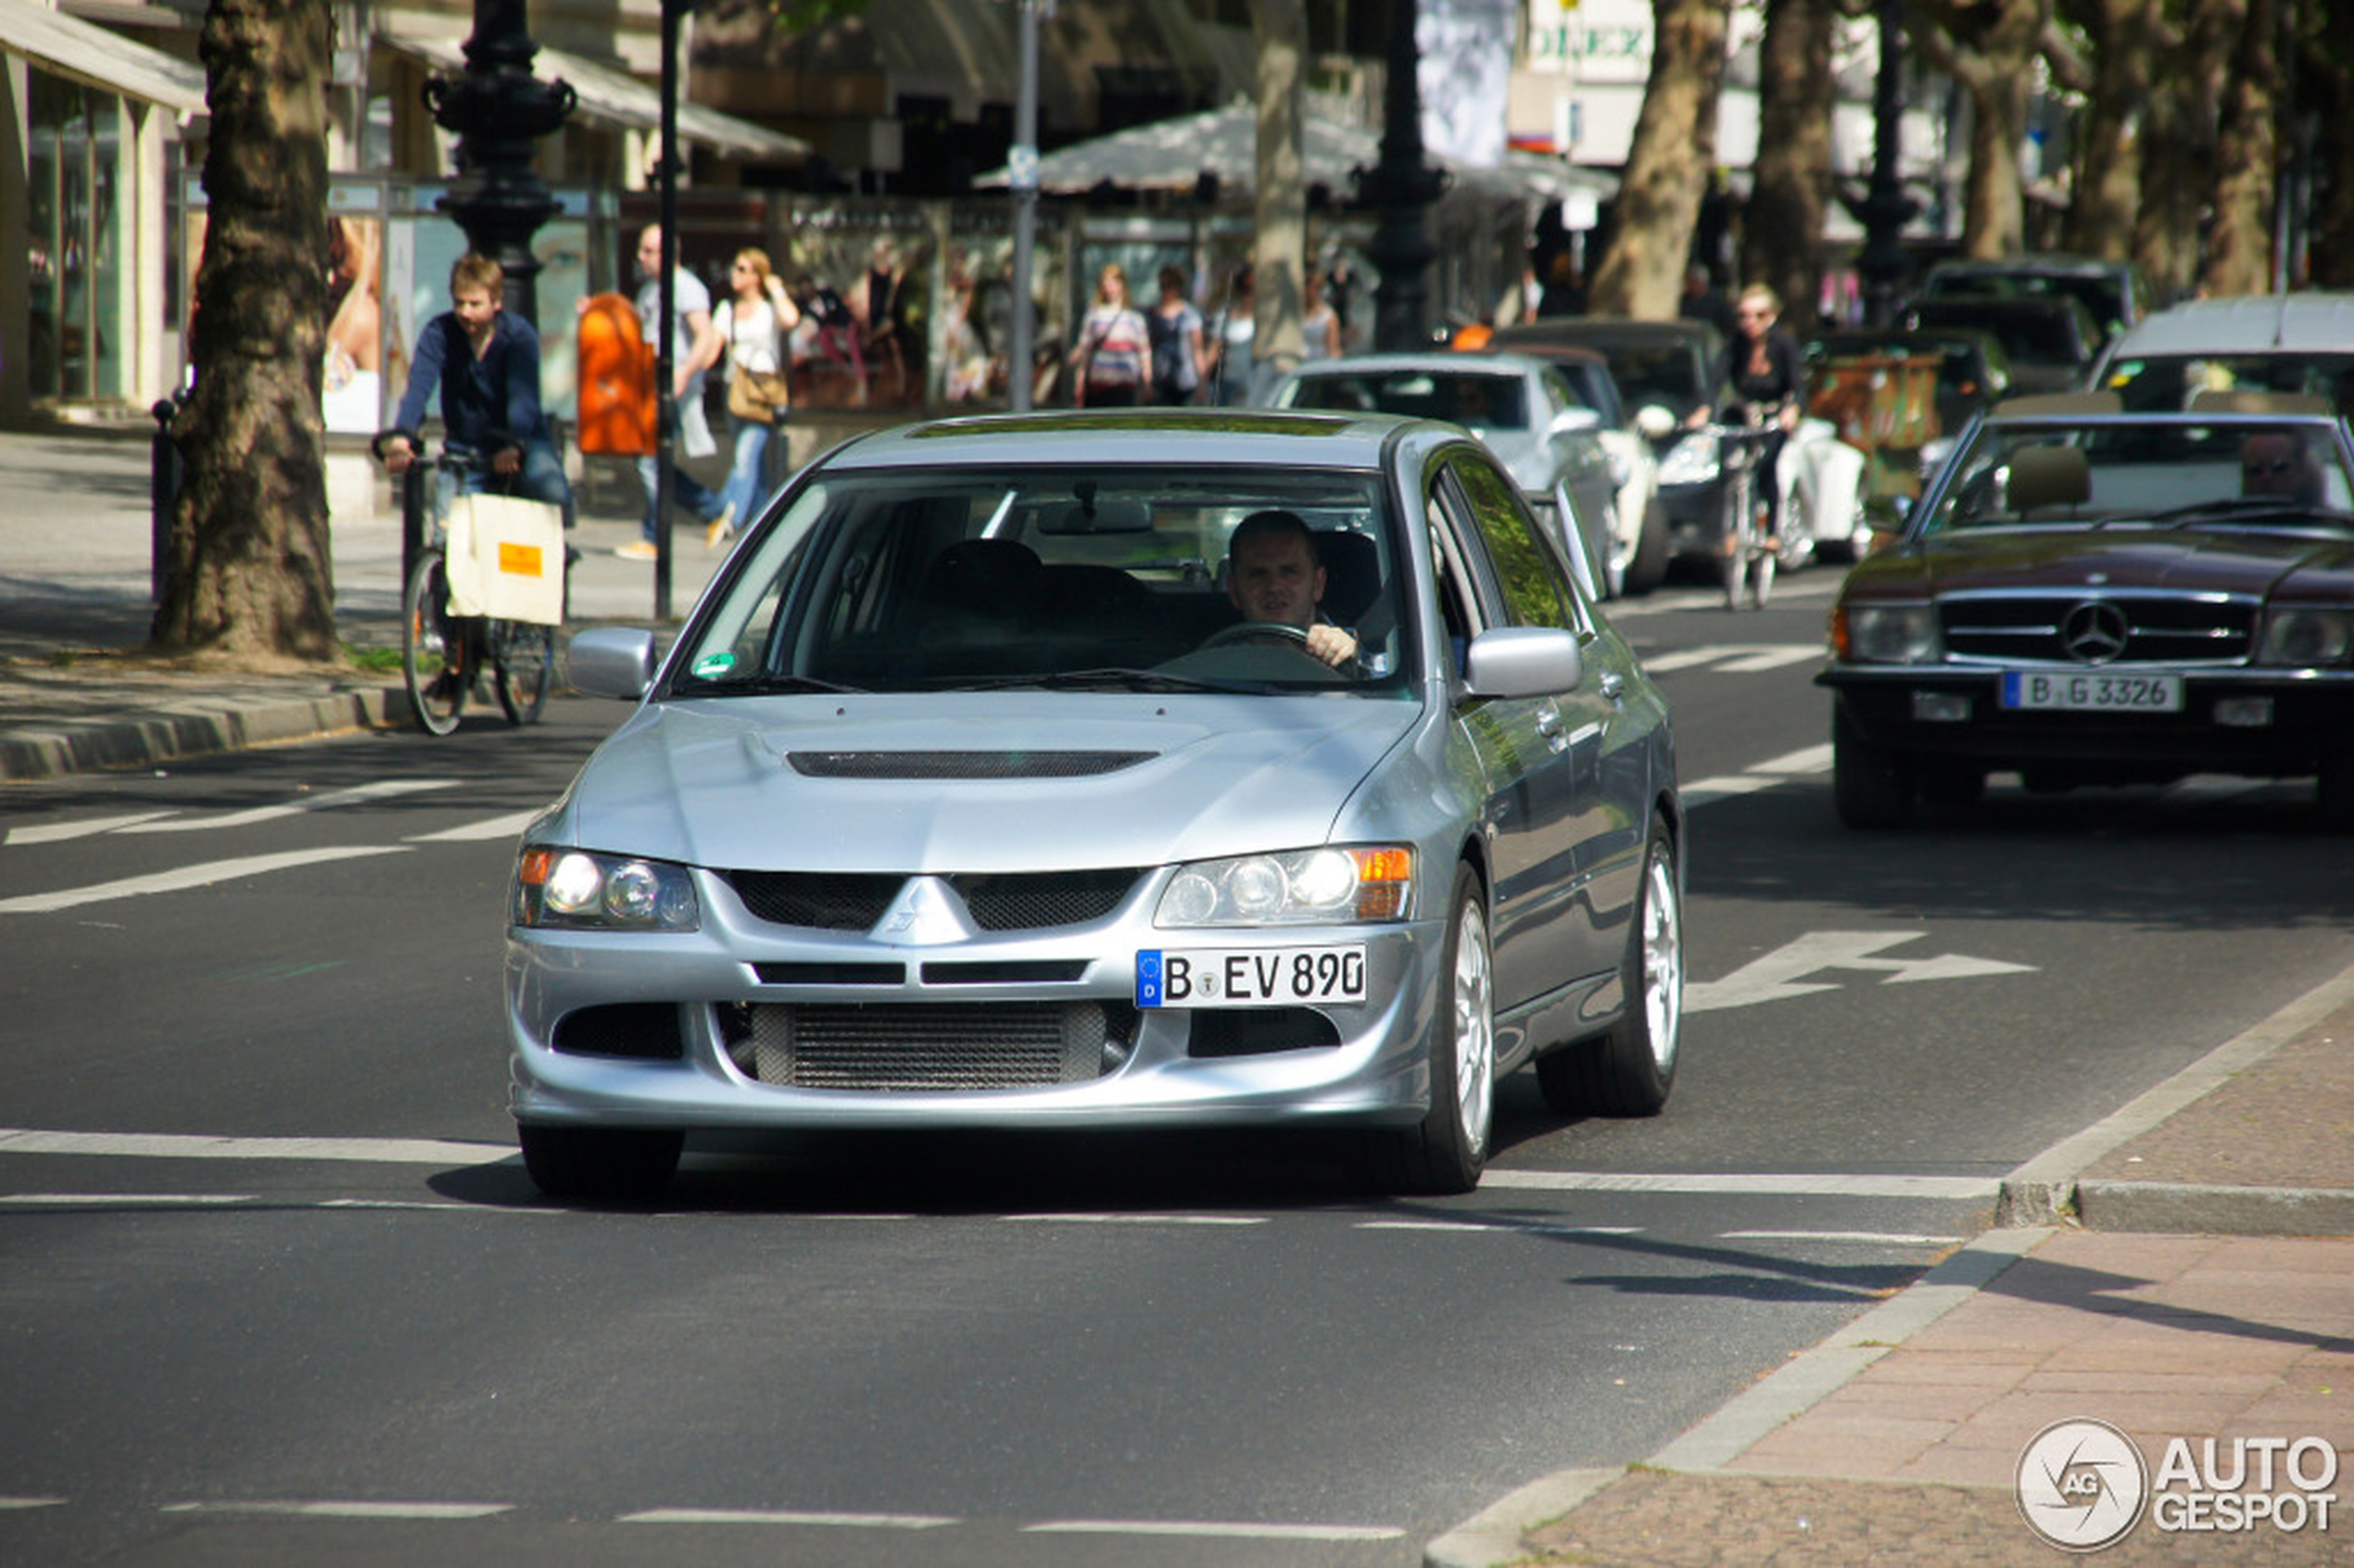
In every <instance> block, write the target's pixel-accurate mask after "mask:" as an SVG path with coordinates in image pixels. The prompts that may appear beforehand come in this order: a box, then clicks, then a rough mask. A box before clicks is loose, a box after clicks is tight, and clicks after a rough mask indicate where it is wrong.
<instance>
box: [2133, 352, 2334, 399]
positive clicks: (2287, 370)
mask: <svg viewBox="0 0 2354 1568" xmlns="http://www.w3.org/2000/svg"><path fill="white" fill-rule="evenodd" d="M2101 385H2102V386H2104V387H2106V388H2107V389H2108V390H2109V391H2112V392H2115V393H2117V394H2118V395H2119V396H2120V397H2121V398H2124V400H2125V406H2126V408H2127V409H2129V410H2133V411H2137V412H2138V411H2157V412H2172V411H2178V410H2181V409H2184V408H2187V407H2188V406H2189V405H2190V400H2191V399H2192V398H2194V397H2196V396H2197V395H2198V394H2200V393H2202V392H2285V393H2289V394H2291V395H2294V396H2297V397H2308V398H2327V399H2328V400H2329V402H2330V403H2331V405H2332V406H2333V407H2335V408H2337V409H2338V410H2340V411H2344V410H2346V409H2348V408H2354V403H2349V402H2348V397H2349V396H2354V353H2344V352H2341V353H2326V352H2323V351H2322V350H2320V349H2297V350H2295V351H2284V350H2280V349H2272V350H2269V351H2263V352H2258V353H2253V354H2203V355H2188V354H2183V355H2170V356H2160V357H2153V358H2137V359H2131V360H2128V359H2119V360H2115V361H2113V362H2112V363H2111V364H2110V365H2109V367H2108V373H2107V375H2106V376H2105V377H2104V378H2103V379H2102V382H2101Z"/></svg>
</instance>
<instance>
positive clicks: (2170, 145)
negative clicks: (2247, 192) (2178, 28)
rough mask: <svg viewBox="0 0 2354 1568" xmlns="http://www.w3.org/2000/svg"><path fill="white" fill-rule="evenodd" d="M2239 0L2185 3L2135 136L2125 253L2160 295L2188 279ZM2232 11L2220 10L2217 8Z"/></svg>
mask: <svg viewBox="0 0 2354 1568" xmlns="http://www.w3.org/2000/svg"><path fill="white" fill-rule="evenodd" d="M2238 7H2239V0H2223V4H2222V5H2220V6H2219V5H2213V4H2205V5H2202V4H2197V3H2196V0H2195V3H2194V4H2193V5H2191V6H2189V7H2188V9H2187V10H2186V11H2185V13H2184V14H2183V27H2182V35H2181V39H2180V42H2179V44H2178V46H2177V47H2176V49H2175V51H2174V53H2173V55H2172V57H2171V58H2170V61H2169V66H2170V69H2169V70H2166V71H2165V72H2164V73H2163V75H2162V77H2161V79H2160V81H2159V82H2158V84H2157V86H2155V87H2154V88H2153V89H2152V91H2151V94H2150V114H2149V120H2148V123H2147V126H2146V129H2145V135H2144V136H2143V138H2142V141H2143V146H2142V206H2141V211H2140V213H2139V215H2138V217H2137V218H2136V220H2135V222H2134V227H2133V259H2135V260H2137V261H2139V262H2140V263H2141V264H2142V271H2144V272H2147V273H2148V274H2149V278H2150V285H2151V286H2152V287H2153V288H2155V289H2156V290H2157V291H2158V297H2159V298H2161V299H2174V298H2178V297H2182V296H2183V295H2186V294H2189V293H2191V292H2192V291H2193V290H2194V288H2195V287H2196V285H2197V282H2198V274H2199V262H2200V258H2201V255H2202V252H2203V247H2202V245H2201V242H2200V236H2201V234H2203V232H2204V231H2205V229H2206V225H2207V202H2208V196H2209V195H2210V194H2211V193H2212V191H2213V188H2214V184H2213V171H2214V169H2215V158H2216V148H2215V120H2216V99H2217V95H2218V94H2219V93H2220V92H2221V84H2222V74H2223V62H2224V60H2225V59H2226V58H2228V57H2229V56H2230V52H2231V36H2232V34H2231V30H2232V29H2233V28H2234V27H2236V25H2237V22H2236V20H2235V16H2236V13H2237V10H2238ZM2226 12H2229V13H2232V15H2231V16H2226V15H2224V13H2226Z"/></svg>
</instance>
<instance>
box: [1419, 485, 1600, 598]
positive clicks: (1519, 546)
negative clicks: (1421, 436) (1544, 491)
mask: <svg viewBox="0 0 2354 1568" xmlns="http://www.w3.org/2000/svg"><path fill="white" fill-rule="evenodd" d="M1448 471H1449V473H1450V474H1453V475H1454V476H1455V479H1456V481H1457V483H1459V484H1460V485H1462V491H1463V499H1465V500H1466V501H1468V502H1469V503H1470V505H1471V512H1472V518H1473V521H1474V524H1475V525H1477V526H1478V529H1479V535H1480V538H1481V539H1482V540H1483V541H1484V542H1485V543H1486V544H1487V554H1488V557H1489V559H1490V560H1492V561H1493V562H1494V563H1495V567H1496V585H1497V588H1499V589H1500V591H1501V592H1502V594H1503V596H1504V603H1505V607H1506V609H1507V610H1508V612H1509V613H1510V616H1511V619H1512V624H1513V625H1514V626H1555V627H1559V628H1560V629H1562V630H1563V631H1579V630H1583V629H1584V628H1583V627H1582V626H1581V625H1580V623H1579V618H1578V614H1577V609H1576V603H1575V602H1574V601H1573V598H1572V590H1571V588H1570V587H1569V584H1568V581H1567V580H1566V577H1565V576H1564V575H1563V570H1562V565H1561V562H1560V558H1559V557H1558V556H1556V555H1555V554H1554V552H1553V551H1552V550H1551V549H1550V547H1549V546H1548V544H1547V543H1546V541H1545V540H1544V539H1542V538H1540V537H1538V532H1537V521H1536V519H1535V518H1533V517H1531V516H1530V515H1529V514H1528V509H1527V508H1526V507H1525V506H1523V505H1522V504H1521V502H1520V498H1519V496H1517V495H1516V494H1514V493H1513V490H1512V481H1511V480H1510V479H1507V478H1505V477H1504V475H1503V474H1500V473H1498V472H1497V470H1496V468H1495V466H1494V465H1493V464H1491V463H1489V462H1486V461H1485V460H1483V459H1479V458H1474V457H1473V456H1471V455H1469V454H1462V455H1459V456H1457V457H1455V458H1453V459H1452V460H1450V461H1449V463H1448Z"/></svg>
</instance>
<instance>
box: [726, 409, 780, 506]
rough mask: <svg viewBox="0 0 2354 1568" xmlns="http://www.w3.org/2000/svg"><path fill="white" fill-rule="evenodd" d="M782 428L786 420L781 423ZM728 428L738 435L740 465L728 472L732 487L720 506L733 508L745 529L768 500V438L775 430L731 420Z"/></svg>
mask: <svg viewBox="0 0 2354 1568" xmlns="http://www.w3.org/2000/svg"><path fill="white" fill-rule="evenodd" d="M777 423H778V424H783V423H784V421H783V420H782V419H779V420H778V422H777ZM728 425H729V426H730V428H732V429H733V431H734V432H735V437H736V461H735V464H734V466H732V467H731V468H729V469H728V483H727V486H726V487H725V488H723V489H722V490H721V491H720V492H719V499H720V503H721V504H722V505H723V506H731V507H734V508H735V509H736V510H735V512H733V514H732V515H733V517H734V519H735V525H736V526H737V527H738V528H742V527H743V526H745V525H747V524H749V523H750V522H751V521H752V517H753V512H754V511H755V510H756V509H757V508H758V507H759V505H760V503H761V502H762V501H763V500H765V499H767V496H768V464H767V459H768V437H769V434H770V430H771V427H770V426H768V425H766V424H761V423H760V422H759V421H758V420H753V419H738V418H736V417H735V416H734V415H733V414H730V415H728Z"/></svg>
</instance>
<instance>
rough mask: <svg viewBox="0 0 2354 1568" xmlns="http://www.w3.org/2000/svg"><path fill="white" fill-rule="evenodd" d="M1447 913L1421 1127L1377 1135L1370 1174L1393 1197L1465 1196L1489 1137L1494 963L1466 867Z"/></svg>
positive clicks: (1481, 904)
mask: <svg viewBox="0 0 2354 1568" xmlns="http://www.w3.org/2000/svg"><path fill="white" fill-rule="evenodd" d="M1448 908H1449V915H1448V917H1447V934H1446V937H1445V939H1444V941H1443V943H1442V945H1441V947H1440V950H1439V976H1440V981H1439V994H1438V998H1437V1007H1436V1012H1435V1016H1434V1017H1433V1018H1432V1019H1431V1026H1430V1109H1429V1111H1428V1112H1427V1113H1426V1114H1424V1117H1423V1119H1422V1123H1421V1125H1420V1126H1417V1127H1413V1128H1410V1129H1408V1130H1406V1131H1405V1132H1391V1133H1385V1134H1380V1135H1379V1142H1378V1143H1377V1144H1376V1145H1375V1151H1374V1152H1375V1156H1376V1163H1375V1164H1374V1166H1373V1170H1371V1172H1370V1174H1371V1175H1372V1176H1373V1179H1374V1181H1375V1182H1376V1183H1377V1184H1378V1185H1380V1186H1382V1187H1383V1188H1385V1189H1386V1190H1388V1191H1392V1192H1400V1193H1413V1194H1421V1195H1445V1194H1451V1193H1468V1192H1470V1191H1471V1190H1472V1189H1473V1188H1474V1187H1476V1186H1478V1185H1479V1178H1480V1173H1481V1172H1482V1171H1483V1170H1486V1169H1487V1145H1488V1140H1489V1137H1490V1136H1491V1134H1492V1133H1493V1132H1494V1131H1495V1123H1496V977H1495V962H1494V954H1493V951H1492V949H1491V948H1490V946H1489V943H1488V937H1487V900H1486V898H1485V897H1484V896H1483V895H1482V893H1481V891H1480V885H1479V879H1478V878H1477V877H1476V876H1475V875H1474V874H1473V872H1472V869H1471V867H1470V866H1457V867H1456V868H1455V888H1454V894H1453V897H1452V898H1451V900H1450V901H1449V904H1448Z"/></svg>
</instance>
